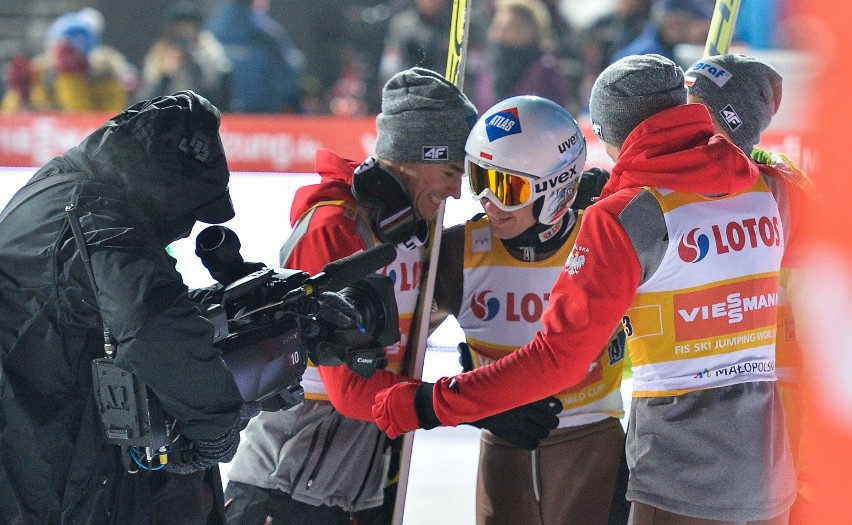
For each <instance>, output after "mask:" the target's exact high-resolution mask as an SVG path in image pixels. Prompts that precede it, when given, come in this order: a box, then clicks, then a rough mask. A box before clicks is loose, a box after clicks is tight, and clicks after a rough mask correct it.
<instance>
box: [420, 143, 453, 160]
mask: <svg viewBox="0 0 852 525" xmlns="http://www.w3.org/2000/svg"><path fill="white" fill-rule="evenodd" d="M423 160H450V148H448V147H447V146H423Z"/></svg>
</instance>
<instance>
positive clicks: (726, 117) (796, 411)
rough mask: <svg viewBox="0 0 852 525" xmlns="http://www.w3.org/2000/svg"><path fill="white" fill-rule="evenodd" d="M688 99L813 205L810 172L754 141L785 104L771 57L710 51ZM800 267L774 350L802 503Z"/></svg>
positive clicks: (785, 284) (789, 284)
mask: <svg viewBox="0 0 852 525" xmlns="http://www.w3.org/2000/svg"><path fill="white" fill-rule="evenodd" d="M685 77H686V86H687V90H688V92H689V94H688V95H687V101H688V102H690V103H699V104H704V105H705V106H707V109H708V110H709V111H710V115H711V116H712V117H713V122H714V123H715V125H716V131H717V132H718V133H720V134H722V135H724V136H726V137H728V139H730V140H731V142H733V143H734V144H736V145H737V146H739V147H740V149H742V150H743V151H744V152H746V153H748V154H749V155H750V157H751V158H752V160H754V161H755V162H756V163H757V166H758V168H759V169H760V172H761V174H762V175H763V177H764V178H765V180H766V181H767V183H769V184H774V185H777V186H780V187H782V188H783V187H787V186H791V187H792V188H791V189H788V190H786V191H787V192H788V194H790V195H803V196H805V197H807V201H805V202H804V203H794V204H798V205H799V206H801V205H805V206H813V203H814V202H816V201H817V200H818V199H819V196H818V192H817V189H816V186H815V185H814V183H813V181H812V180H811V179H810V177H809V176H808V175H807V173H805V172H804V171H803V170H802V169H801V168H799V167H798V166H797V165H796V164H795V163H794V162H793V160H792V159H791V158H790V157H788V156H787V155H785V154H784V153H779V152H769V151H765V150H762V149H759V148H757V147H755V144H758V143H760V134H761V133H762V132H763V131H764V130H765V129H766V128H767V127H768V126H769V124H770V123H771V122H772V118H773V116H774V115H775V114H776V112H777V111H778V108H779V106H780V105H781V95H782V88H781V86H782V78H781V75H780V74H779V73H778V71H776V70H775V68H773V67H772V66H771V65H770V64H769V63H767V62H764V61H763V60H760V59H758V58H755V57H751V56H747V55H721V56H711V57H707V58H704V59H702V60H699V61H697V62H696V63H695V64H693V65H692V66H691V67H690V68H689V69H688V70H687V72H686V75H685ZM800 273H801V272H800V270H798V269H797V268H795V267H790V268H788V267H782V268H781V274H780V286H781V289H782V290H783V292H784V293H783V296H784V297H785V298H786V301H784V302H783V303H782V304H779V307H778V321H777V326H778V330H777V337H778V340H777V342H776V347H775V353H776V359H777V361H778V387H779V388H780V389H781V393H782V396H783V399H784V414H785V417H786V421H787V436H788V438H789V440H790V445H791V449H792V451H793V458H794V460H795V461H794V463H795V464H796V466H797V477H798V478H799V479H800V480H801V481H800V485H799V487H800V489H799V490H798V493H797V497H796V502H795V503H794V505H793V510H792V511H791V515H793V514H796V510H795V509H796V508H797V506H803V505H807V504H809V503H812V497H811V496H810V494H809V491H808V490H806V489H803V488H802V487H803V486H804V485H805V484H806V483H807V482H806V481H805V476H799V475H798V474H799V470H798V469H799V468H800V462H799V461H797V459H798V457H799V455H800V452H799V451H800V450H801V449H802V447H803V446H807V444H806V442H805V444H804V445H803V443H802V442H801V435H802V426H801V422H802V421H801V403H802V397H801V396H802V394H801V385H800V383H799V376H800V375H801V374H800V372H799V370H798V368H797V366H796V363H800V362H801V360H802V355H801V349H800V348H799V345H798V343H797V341H796V337H795V333H796V329H795V326H796V319H795V317H794V315H793V310H794V307H793V305H794V304H795V303H796V301H797V300H798V294H797V293H796V292H797V290H798V289H799V288H800V287H799V286H797V285H796V283H797V282H799V281H801V276H800Z"/></svg>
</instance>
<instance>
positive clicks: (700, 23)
mask: <svg viewBox="0 0 852 525" xmlns="http://www.w3.org/2000/svg"><path fill="white" fill-rule="evenodd" d="M715 4H716V2H715V0H654V1H653V3H652V5H651V16H650V18H649V19H648V22H647V23H646V24H645V27H644V29H643V31H642V34H640V35H639V36H638V37H636V38H635V39H634V40H633V41H632V42H630V43H629V44H627V45H626V46H624V47H623V48H621V49H620V50H618V51H616V52H615V53H614V54H613V56H612V57H611V58H610V63H612V62H615V61H616V60H618V59H619V58H622V57H625V56H627V55H644V54H648V53H656V54H658V55H663V56H664V57H667V58H669V59H674V47H675V46H676V45H678V44H696V45H702V46H703V45H704V43H705V42H706V41H707V32H708V31H709V29H710V19H711V18H712V16H713V7H714V6H715Z"/></svg>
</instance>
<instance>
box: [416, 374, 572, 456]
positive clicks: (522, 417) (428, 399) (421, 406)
mask: <svg viewBox="0 0 852 525" xmlns="http://www.w3.org/2000/svg"><path fill="white" fill-rule="evenodd" d="M433 386H434V383H426V382H423V383H420V385H418V386H417V390H416V391H415V392H414V412H415V414H417V423H418V424H419V425H420V427H421V428H423V429H426V430H430V429H433V428H435V427H437V426H439V425H440V424H441V421H440V420H439V419H438V416H436V415H435V408H434V405H433V404H432V387H433ZM561 411H562V403H561V402H560V401H559V400H558V399H556V398H555V397H547V398H544V399H541V400H539V401H535V402H533V403H529V404H527V405H523V406H519V407H516V408H513V409H511V410H507V411H505V412H501V413H499V414H495V415H493V416H489V417H486V418H484V419H480V420H479V421H474V422H473V423H467V424H469V425H472V426H475V427H477V428H483V429H486V430H488V431H490V432H491V433H493V434H494V435H495V436H497V437H499V438H501V439H505V440H506V441H508V442H509V443H511V444H513V445H515V446H516V447H520V448H525V449H527V450H535V449H536V448H538V442H539V441H541V440H542V439H544V438H546V437H547V435H548V434H549V433H550V431H551V430H553V429H554V428H556V427H557V426H558V425H559V418H558V417H556V414H558V413H559V412H561Z"/></svg>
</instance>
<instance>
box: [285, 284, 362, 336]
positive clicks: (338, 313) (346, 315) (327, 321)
mask: <svg viewBox="0 0 852 525" xmlns="http://www.w3.org/2000/svg"><path fill="white" fill-rule="evenodd" d="M291 309H292V311H293V312H294V313H297V314H299V329H300V330H301V332H302V335H303V336H305V337H307V338H308V339H310V338H313V337H318V336H319V335H320V334H322V333H323V329H324V328H331V329H332V330H333V329H345V328H352V327H354V326H355V325H356V324H357V323H358V313H357V312H356V311H355V307H354V306H352V303H350V302H349V301H348V300H347V299H346V298H345V297H344V296H343V295H341V294H339V293H336V292H323V293H321V294H319V295H316V296H313V295H310V296H307V297H303V298H301V299H299V300H298V301H296V302H295V303H293V305H292V306H291Z"/></svg>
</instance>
